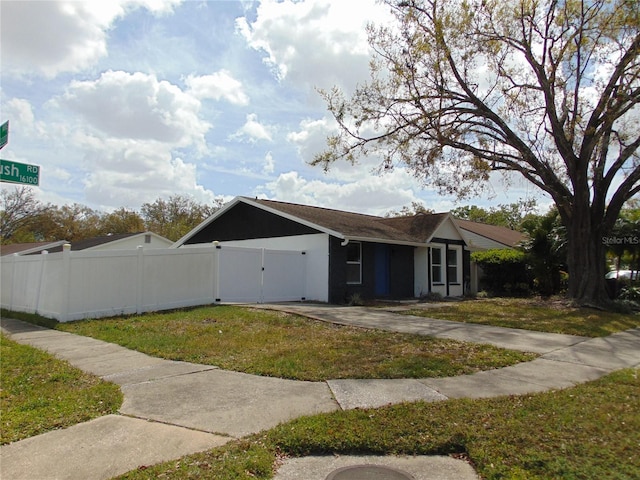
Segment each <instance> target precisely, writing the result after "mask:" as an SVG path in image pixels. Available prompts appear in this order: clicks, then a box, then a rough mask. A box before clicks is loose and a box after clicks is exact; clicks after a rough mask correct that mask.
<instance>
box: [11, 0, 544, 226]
mask: <svg viewBox="0 0 640 480" xmlns="http://www.w3.org/2000/svg"><path fill="white" fill-rule="evenodd" d="M389 18H390V15H389V11H388V8H387V7H385V6H384V5H380V4H379V3H376V2H375V0H349V1H346V0H302V1H291V0H285V1H275V0H260V1H241V0H227V1H219V0H209V1H201V0H187V1H183V0H108V1H104V0H86V1H58V0H55V1H54V0H43V1H28V0H18V1H13V0H2V1H1V2H0V22H1V30H0V67H1V69H0V71H1V78H0V122H1V123H4V122H5V121H7V120H8V121H9V143H8V145H7V146H5V147H4V148H3V149H2V150H1V151H0V157H1V158H2V159H6V160H14V161H18V162H22V163H28V164H34V165H38V166H39V167H40V185H39V187H34V188H35V191H36V196H37V198H38V199H39V200H40V201H42V202H45V203H53V204H55V205H64V204H72V203H79V204H82V205H87V206H89V207H91V208H93V209H96V210H100V211H103V212H110V211H113V210H116V209H118V208H121V207H124V208H127V209H131V210H139V208H140V206H141V205H142V204H144V203H152V202H154V201H155V200H156V199H158V198H163V199H168V198H169V197H170V196H172V195H182V196H189V197H191V198H192V199H193V200H195V201H196V202H198V203H213V202H214V201H216V200H223V201H229V200H231V199H232V198H233V197H235V196H238V195H244V196H250V197H258V198H266V199H272V200H279V201H285V202H294V203H303V204H308V205H316V206H321V207H326V208H336V209H341V210H348V211H354V212H360V213H367V214H373V215H384V214H385V213H387V212H390V211H399V210H400V209H401V208H402V207H404V206H411V204H412V203H413V202H418V203H421V204H422V205H424V206H425V207H426V208H429V209H432V210H435V211H438V212H442V211H448V210H451V209H453V208H455V207H458V206H461V205H478V206H482V207H484V208H491V207H497V206H498V205H499V204H509V203H514V202H517V201H518V200H519V199H527V198H532V197H536V196H539V193H538V192H537V191H536V190H535V188H534V187H532V186H529V185H528V184H526V183H524V182H521V183H519V182H516V183H514V184H513V185H511V186H509V187H508V188H506V187H505V185H503V184H502V183H501V181H500V180H493V181H492V184H491V188H492V189H493V192H494V194H493V195H490V196H489V195H486V196H484V197H481V198H472V199H470V200H466V201H464V202H457V201H456V199H455V198H454V197H448V196H443V195H441V194H439V193H438V192H436V191H434V190H430V189H425V188H423V187H422V185H421V183H420V182H419V181H418V180H417V179H415V178H413V176H412V175H411V173H410V172H408V171H406V170H405V169H403V168H399V167H398V168H395V169H394V170H393V171H391V172H390V173H386V174H383V175H380V174H377V173H374V169H375V167H376V166H377V162H376V160H375V159H371V158H363V159H361V160H360V162H359V163H358V165H355V166H353V165H351V164H348V163H336V164H334V165H333V166H332V168H331V169H330V170H329V171H328V172H326V173H325V172H324V171H323V169H322V168H321V167H312V166H310V165H309V162H310V161H311V160H312V159H313V157H314V155H315V154H317V153H319V152H321V151H323V149H324V148H325V146H326V138H327V136H328V135H330V134H331V133H332V132H333V131H334V129H335V128H336V126H335V122H334V120H333V117H332V116H331V114H330V113H329V112H328V111H327V108H326V104H325V103H324V101H323V99H322V97H321V95H320V93H319V90H321V89H325V90H326V89H330V88H332V87H333V86H337V87H340V88H341V89H343V90H344V91H345V92H347V93H348V92H351V91H353V89H354V88H355V86H356V85H357V84H358V83H364V82H366V81H367V80H368V78H369V60H370V55H371V51H370V49H369V46H368V44H367V37H366V31H365V27H366V25H367V24H368V23H373V24H376V25H380V24H382V23H383V22H385V21H388V19H389ZM2 188H14V187H12V186H11V185H10V184H7V183H2ZM538 203H539V205H540V206H544V205H548V204H549V201H548V200H545V199H544V198H542V197H540V198H539V199H538Z"/></svg>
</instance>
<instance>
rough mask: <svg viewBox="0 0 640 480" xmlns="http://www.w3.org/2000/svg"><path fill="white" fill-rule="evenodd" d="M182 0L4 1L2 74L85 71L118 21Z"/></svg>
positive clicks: (158, 11)
mask: <svg viewBox="0 0 640 480" xmlns="http://www.w3.org/2000/svg"><path fill="white" fill-rule="evenodd" d="M180 1H181V0H142V1H138V0H110V1H102V0H92V1H82V2H79V1H62V0H56V1H54V0H49V1H42V2H35V1H20V0H3V1H2V5H1V8H2V15H1V27H0V32H1V37H0V43H1V44H2V50H1V53H2V69H3V74H6V73H13V74H17V75H22V74H32V73H36V74H41V75H44V76H45V77H49V78H52V77H55V76H56V75H58V74H60V73H62V72H78V71H81V70H83V69H85V68H87V67H89V66H91V65H94V64H95V63H96V62H97V61H98V60H99V59H100V58H102V57H104V56H106V55H107V32H108V31H109V29H110V28H111V26H112V24H113V22H114V21H115V20H116V19H118V18H120V17H122V16H124V15H125V14H126V13H127V12H129V11H132V10H134V9H136V8H139V7H144V8H147V9H148V10H149V11H151V12H152V13H154V14H165V13H168V12H171V11H172V9H173V7H174V6H175V5H177V4H178V3H179V2H180Z"/></svg>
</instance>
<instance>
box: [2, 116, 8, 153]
mask: <svg viewBox="0 0 640 480" xmlns="http://www.w3.org/2000/svg"><path fill="white" fill-rule="evenodd" d="M8 142H9V120H7V121H6V122H4V123H3V124H2V125H0V148H2V147H4V146H5V145H6V144H7V143H8Z"/></svg>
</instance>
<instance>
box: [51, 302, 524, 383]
mask: <svg viewBox="0 0 640 480" xmlns="http://www.w3.org/2000/svg"><path fill="white" fill-rule="evenodd" d="M57 328H58V329H60V330H64V331H67V332H71V333H76V334H80V335H86V336H90V337H94V338H98V339H101V340H105V341H108V342H112V343H117V344H119V345H122V346H124V347H127V348H130V349H133V350H138V351H141V352H144V353H147V354H149V355H153V356H157V357H162V358H167V359H171V360H181V361H187V362H194V363H200V364H206V365H217V366H219V367H220V368H223V369H226V370H233V371H238V372H245V373H252V374H257V375H266V376H274V377H280V378H290V379H296V380H310V381H323V380H328V379H339V378H423V377H438V376H454V375H462V374H468V373H473V372H477V371H480V370H488V369H493V368H500V367H503V366H507V365H512V364H515V363H518V362H522V361H528V360H531V359H533V358H534V357H535V356H534V355H533V354H527V353H522V352H515V351H511V350H505V349H501V348H497V347H493V346H490V345H480V344H475V343H465V342H458V341H454V340H444V339H436V338H430V337H425V336H418V335H408V334H400V333H389V332H383V331H379V330H368V329H363V328H355V327H346V326H338V325H331V324H328V323H325V322H319V321H316V320H310V319H306V318H302V317H299V316H296V315H291V314H287V313H282V312H275V311H265V310H260V309H250V308H244V307H235V306H211V307H203V308H195V309H188V310H178V311H173V312H165V313H154V314H145V315H140V316H128V317H120V318H111V319H101V320H86V321H80V322H71V323H61V324H59V325H58V326H57Z"/></svg>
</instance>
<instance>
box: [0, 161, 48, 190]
mask: <svg viewBox="0 0 640 480" xmlns="http://www.w3.org/2000/svg"><path fill="white" fill-rule="evenodd" d="M0 181H2V182H9V183H24V184H25V185H39V184H40V167H39V166H37V165H29V164H27V163H19V162H14V161H12V160H0Z"/></svg>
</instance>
